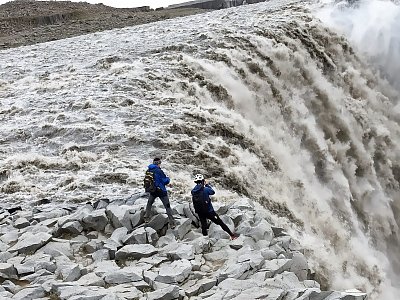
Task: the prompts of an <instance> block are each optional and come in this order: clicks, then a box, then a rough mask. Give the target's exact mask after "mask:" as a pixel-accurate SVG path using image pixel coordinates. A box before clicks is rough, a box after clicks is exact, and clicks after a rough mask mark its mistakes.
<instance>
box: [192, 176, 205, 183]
mask: <svg viewBox="0 0 400 300" xmlns="http://www.w3.org/2000/svg"><path fill="white" fill-rule="evenodd" d="M194 182H195V183H196V184H202V183H204V176H203V175H202V174H196V176H194Z"/></svg>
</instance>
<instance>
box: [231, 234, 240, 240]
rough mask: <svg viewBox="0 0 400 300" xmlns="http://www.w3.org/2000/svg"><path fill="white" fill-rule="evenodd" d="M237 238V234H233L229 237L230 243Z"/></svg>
mask: <svg viewBox="0 0 400 300" xmlns="http://www.w3.org/2000/svg"><path fill="white" fill-rule="evenodd" d="M238 237H239V235H238V234H236V233H234V234H232V235H231V241H233V240H236V239H237V238H238Z"/></svg>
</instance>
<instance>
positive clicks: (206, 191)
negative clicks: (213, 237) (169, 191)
mask: <svg viewBox="0 0 400 300" xmlns="http://www.w3.org/2000/svg"><path fill="white" fill-rule="evenodd" d="M202 188H203V185H202V184H201V183H200V184H196V186H195V187H194V188H193V189H192V195H193V194H195V193H197V192H198V191H200V190H201V189H202ZM214 194H215V192H214V190H213V189H212V187H211V186H210V185H209V184H206V185H205V186H204V189H203V197H204V200H206V201H207V202H208V212H214V207H213V206H212V204H211V198H210V196H211V195H214Z"/></svg>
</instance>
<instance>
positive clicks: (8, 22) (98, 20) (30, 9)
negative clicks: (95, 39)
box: [0, 0, 204, 50]
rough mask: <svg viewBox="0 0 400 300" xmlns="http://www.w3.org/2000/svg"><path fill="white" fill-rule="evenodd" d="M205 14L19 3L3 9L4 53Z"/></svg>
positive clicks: (0, 41)
mask: <svg viewBox="0 0 400 300" xmlns="http://www.w3.org/2000/svg"><path fill="white" fill-rule="evenodd" d="M201 12H204V10H201V9H162V10H151V9H149V8H148V7H142V8H113V7H109V6H105V5H102V4H96V5H92V4H89V3H85V2H69V1H34V0H17V1H11V2H7V3H5V4H3V5H0V50H1V49H6V48H12V47H18V46H23V45H31V44H36V43H43V42H48V41H53V40H58V39H64V38H68V37H72V36H77V35H82V34H87V33H91V32H97V31H103V30H109V29H113V28H122V27H126V26H133V25H138V24H144V23H150V22H156V21H160V20H165V19H169V18H174V17H180V16H186V15H192V14H196V13H201Z"/></svg>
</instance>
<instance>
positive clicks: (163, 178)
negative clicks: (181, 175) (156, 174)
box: [160, 169, 170, 185]
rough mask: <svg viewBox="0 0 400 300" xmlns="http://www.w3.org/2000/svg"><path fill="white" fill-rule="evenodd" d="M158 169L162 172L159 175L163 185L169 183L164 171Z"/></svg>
mask: <svg viewBox="0 0 400 300" xmlns="http://www.w3.org/2000/svg"><path fill="white" fill-rule="evenodd" d="M160 171H161V174H162V176H161V180H162V183H163V184H164V185H167V184H169V182H170V179H169V177H167V175H165V173H164V171H163V170H161V169H160Z"/></svg>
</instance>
